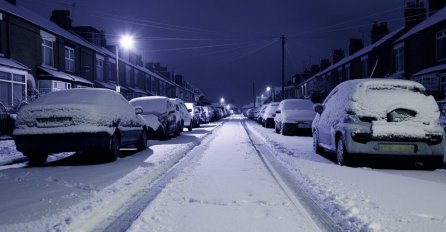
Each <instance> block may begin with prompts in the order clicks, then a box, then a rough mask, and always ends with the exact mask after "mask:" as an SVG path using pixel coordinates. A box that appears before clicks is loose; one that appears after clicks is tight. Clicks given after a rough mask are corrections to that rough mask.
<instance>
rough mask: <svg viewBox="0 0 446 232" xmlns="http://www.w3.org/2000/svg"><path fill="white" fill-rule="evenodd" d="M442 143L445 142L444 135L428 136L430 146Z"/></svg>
mask: <svg viewBox="0 0 446 232" xmlns="http://www.w3.org/2000/svg"><path fill="white" fill-rule="evenodd" d="M441 141H443V136H442V135H430V134H429V135H427V143H428V144H429V145H436V144H439V143H441Z"/></svg>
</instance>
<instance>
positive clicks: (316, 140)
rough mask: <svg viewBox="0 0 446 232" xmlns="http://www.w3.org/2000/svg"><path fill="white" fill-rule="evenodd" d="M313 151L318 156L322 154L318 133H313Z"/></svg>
mask: <svg viewBox="0 0 446 232" xmlns="http://www.w3.org/2000/svg"><path fill="white" fill-rule="evenodd" d="M313 151H314V152H315V153H316V154H322V149H321V147H320V146H319V138H318V135H317V132H316V131H314V132H313Z"/></svg>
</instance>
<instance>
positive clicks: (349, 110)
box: [312, 79, 445, 169]
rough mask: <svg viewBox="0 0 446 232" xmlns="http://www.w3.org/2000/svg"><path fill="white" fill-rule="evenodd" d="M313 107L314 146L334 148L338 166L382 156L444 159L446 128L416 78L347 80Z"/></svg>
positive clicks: (436, 162)
mask: <svg viewBox="0 0 446 232" xmlns="http://www.w3.org/2000/svg"><path fill="white" fill-rule="evenodd" d="M314 110H315V111H316V112H317V115H316V117H315V119H314V121H313V125H312V128H313V130H312V131H313V141H314V142H313V148H314V150H315V152H316V153H320V152H321V151H323V150H327V151H331V152H335V153H336V157H337V162H338V164H340V165H344V164H349V162H350V161H352V160H353V159H357V160H361V159H363V158H364V157H383V156H390V157H398V158H406V159H411V160H415V161H422V162H423V164H424V166H425V168H426V169H436V168H439V167H441V166H442V164H443V156H444V148H445V142H444V130H443V128H442V127H441V126H440V125H439V123H438V119H439V116H440V112H439V109H438V105H437V104H436V102H435V99H434V98H433V97H432V96H427V95H425V89H424V87H423V86H422V85H421V84H419V83H417V82H413V81H406V80H391V79H361V80H350V81H346V82H344V83H341V84H339V85H338V86H337V87H336V88H335V89H333V90H332V91H331V93H330V94H329V95H328V96H327V98H326V99H325V101H324V102H323V104H315V105H314ZM322 149H323V150H322Z"/></svg>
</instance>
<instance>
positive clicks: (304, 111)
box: [274, 99, 316, 135]
mask: <svg viewBox="0 0 446 232" xmlns="http://www.w3.org/2000/svg"><path fill="white" fill-rule="evenodd" d="M315 116H316V112H314V110H313V102H311V101H310V100H307V99H286V100H283V101H281V102H280V103H279V107H278V108H277V110H276V117H274V125H275V126H274V128H275V131H276V133H280V134H282V135H285V134H290V133H294V132H298V131H302V130H308V131H311V124H312V122H313V119H314V117H315Z"/></svg>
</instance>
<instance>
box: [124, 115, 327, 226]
mask: <svg viewBox="0 0 446 232" xmlns="http://www.w3.org/2000/svg"><path fill="white" fill-rule="evenodd" d="M201 146H203V145H201ZM206 146H207V149H205V150H199V151H197V152H195V153H193V154H191V155H193V156H200V159H197V160H196V161H195V162H194V163H193V165H191V166H189V167H188V168H186V169H185V171H184V172H183V173H182V174H181V175H180V176H179V177H178V178H176V179H175V180H174V181H173V182H172V183H171V184H169V185H168V187H167V188H165V189H164V190H163V191H162V193H161V194H160V195H159V197H158V198H157V199H155V201H154V202H153V203H152V204H151V205H150V207H148V208H147V210H146V211H144V212H143V213H142V215H141V216H140V217H139V218H138V220H137V221H136V222H135V223H134V224H133V225H132V227H131V228H130V231H191V232H194V231H318V230H319V228H318V227H317V225H316V224H315V223H314V222H313V221H312V219H311V217H310V216H309V215H308V214H307V212H306V210H305V209H304V208H303V207H302V206H301V205H300V204H299V203H298V202H297V204H295V202H292V199H290V198H289V197H288V196H287V194H286V193H285V192H284V191H283V190H282V188H281V186H279V185H278V184H277V183H276V181H275V179H274V177H273V176H272V175H271V173H270V172H269V171H268V170H267V168H266V167H265V165H264V164H263V163H262V161H261V159H260V158H259V156H258V155H257V153H256V151H255V149H254V147H253V145H252V143H251V142H250V140H249V138H248V135H247V134H246V132H245V130H244V128H243V127H242V125H241V123H240V121H238V120H233V121H230V122H228V123H226V124H225V125H224V126H223V128H221V129H220V130H219V131H218V136H217V137H215V138H214V139H213V140H212V141H211V142H210V144H208V145H206Z"/></svg>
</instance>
